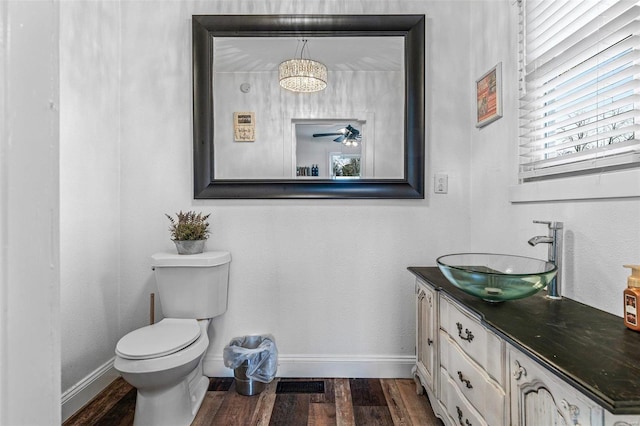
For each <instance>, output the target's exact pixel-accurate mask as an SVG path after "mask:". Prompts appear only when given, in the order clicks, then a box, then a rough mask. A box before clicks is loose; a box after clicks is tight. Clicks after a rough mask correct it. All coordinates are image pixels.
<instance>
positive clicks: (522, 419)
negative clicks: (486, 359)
mask: <svg viewBox="0 0 640 426" xmlns="http://www.w3.org/2000/svg"><path fill="white" fill-rule="evenodd" d="M509 369H510V371H509V373H510V377H511V422H512V424H514V425H522V426H527V425H528V426H539V425H568V426H572V425H581V426H587V425H594V426H596V425H601V424H602V416H603V410H602V408H601V407H599V406H598V405H596V404H595V403H593V402H591V401H590V400H589V399H587V398H586V397H585V396H584V395H582V394H581V393H580V392H578V391H577V390H575V389H574V388H573V387H571V386H570V385H568V384H567V383H565V382H563V381H561V380H560V379H558V378H556V377H555V376H553V375H552V374H551V373H550V372H548V371H547V370H546V369H544V368H543V367H541V366H539V365H538V364H537V363H535V362H534V361H532V360H531V359H529V358H528V357H526V356H525V355H523V354H522V353H521V352H520V351H518V350H517V349H515V348H512V347H510V348H509Z"/></svg>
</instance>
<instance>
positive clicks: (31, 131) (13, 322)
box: [0, 1, 60, 426]
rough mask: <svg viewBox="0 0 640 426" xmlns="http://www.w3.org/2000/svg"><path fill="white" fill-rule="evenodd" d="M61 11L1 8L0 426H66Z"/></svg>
mask: <svg viewBox="0 0 640 426" xmlns="http://www.w3.org/2000/svg"><path fill="white" fill-rule="evenodd" d="M58 35H59V29H58V5H57V4H56V3H55V2H29V3H27V2H18V1H9V2H0V424H2V425H12V426H14V425H46V424H59V423H60V304H59V286H60V282H59V279H60V270H59V248H58V241H59V225H58V216H59V197H58V194H59V182H58V171H59V170H58V148H59V137H58V120H59V118H58V108H59V104H58V95H59V88H58V84H57V83H58V49H57V48H58Z"/></svg>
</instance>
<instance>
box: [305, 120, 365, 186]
mask: <svg viewBox="0 0 640 426" xmlns="http://www.w3.org/2000/svg"><path fill="white" fill-rule="evenodd" d="M294 128H295V144H296V149H295V164H296V177H297V178H298V179H309V178H312V179H314V178H315V179H345V178H351V179H354V178H357V179H360V178H366V177H367V176H368V175H367V174H366V172H365V171H366V170H368V168H367V167H365V166H363V164H365V165H366V163H367V161H366V157H367V156H366V152H367V151H366V150H365V147H366V148H370V147H371V146H370V144H369V142H370V140H369V139H368V138H367V137H366V135H367V133H366V122H365V121H359V120H352V121H348V122H347V121H344V122H341V121H337V122H336V121H334V120H311V121H306V120H304V121H301V122H297V123H295V124H294ZM371 173H373V170H371Z"/></svg>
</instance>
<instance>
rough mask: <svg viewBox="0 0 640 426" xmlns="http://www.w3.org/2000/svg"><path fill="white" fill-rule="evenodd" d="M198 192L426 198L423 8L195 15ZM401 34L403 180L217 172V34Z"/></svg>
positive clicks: (197, 195)
mask: <svg viewBox="0 0 640 426" xmlns="http://www.w3.org/2000/svg"><path fill="white" fill-rule="evenodd" d="M192 35H193V46H192V47H193V174H194V198H195V199H216V198H220V199H253V198H261V199H269V198H279V199H287V198H289V199H293V198H338V199H348V198H388V199H406V198H424V164H425V143H424V139H425V106H424V105H425V97H424V96H425V95H424V87H425V80H424V75H425V61H424V50H425V49H424V48H425V17H424V15H193V17H192ZM298 35H299V36H316V37H318V36H327V37H348V36H402V37H404V39H405V52H404V54H405V128H404V143H405V146H404V152H405V155H404V179H363V180H357V181H340V180H331V179H322V180H317V181H316V180H313V181H308V180H305V181H297V180H295V179H264V180H260V179H258V180H255V179H252V180H245V179H215V178H214V169H213V168H214V166H213V165H214V162H213V152H214V151H213V143H214V134H213V119H214V118H213V110H214V105H213V87H212V84H213V81H212V69H213V59H214V58H213V37H224V36H227V37H282V36H298Z"/></svg>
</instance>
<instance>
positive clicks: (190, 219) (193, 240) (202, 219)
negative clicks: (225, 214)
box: [165, 210, 209, 254]
mask: <svg viewBox="0 0 640 426" xmlns="http://www.w3.org/2000/svg"><path fill="white" fill-rule="evenodd" d="M165 216H167V217H168V218H169V221H170V222H171V225H170V226H169V232H171V239H172V240H173V242H174V243H175V244H176V248H177V249H178V254H197V253H202V252H203V251H204V243H205V241H206V240H207V238H209V222H207V219H208V218H209V215H208V214H206V215H203V214H202V213H196V212H194V211H188V212H184V213H183V212H182V210H180V212H179V213H176V216H177V217H178V220H176V219H174V218H173V217H172V216H169V215H168V214H166V213H165Z"/></svg>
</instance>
